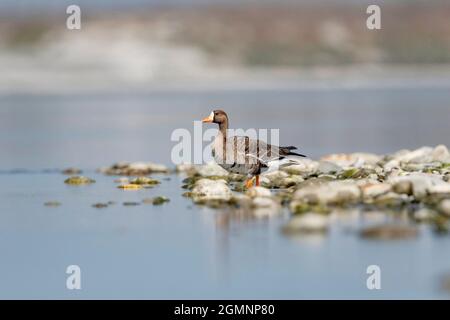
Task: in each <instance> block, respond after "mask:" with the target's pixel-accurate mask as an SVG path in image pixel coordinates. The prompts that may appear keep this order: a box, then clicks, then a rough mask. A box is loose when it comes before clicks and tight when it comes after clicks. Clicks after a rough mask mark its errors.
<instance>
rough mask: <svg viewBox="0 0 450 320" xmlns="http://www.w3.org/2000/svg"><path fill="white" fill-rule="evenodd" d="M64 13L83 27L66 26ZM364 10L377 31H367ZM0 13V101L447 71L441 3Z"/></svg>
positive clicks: (290, 2)
mask: <svg viewBox="0 0 450 320" xmlns="http://www.w3.org/2000/svg"><path fill="white" fill-rule="evenodd" d="M70 4H78V5H79V6H80V7H81V13H82V19H81V20H82V29H81V30H68V29H67V28H66V24H65V20H66V18H67V16H68V15H67V14H66V13H65V12H66V8H67V6H68V5H70ZM369 4H378V5H380V6H381V8H382V29H381V30H378V31H370V30H368V29H367V28H366V23H365V21H366V19H367V17H368V15H367V14H366V8H367V6H368V5H369ZM0 15H1V23H0V39H1V43H0V69H1V71H2V77H1V78H0V81H1V82H0V90H1V91H2V92H42V91H45V92H50V93H61V92H67V91H69V92H79V91H95V90H127V89H144V90H145V89H151V88H155V87H160V86H163V85H164V86H165V85H169V86H176V85H178V86H182V87H183V88H185V87H186V86H187V87H192V86H194V85H198V86H201V87H210V86H215V87H221V88H223V87H233V88H234V87H240V86H242V85H244V86H249V85H250V84H249V81H251V82H252V83H261V82H270V83H277V81H274V79H283V80H285V81H288V82H289V83H291V81H294V80H297V81H300V80H302V79H305V78H306V79H307V80H308V84H310V83H309V81H311V78H313V79H317V78H318V79H319V80H321V82H320V83H321V84H322V85H323V82H322V81H324V80H325V81H330V80H335V81H337V82H338V83H341V84H342V81H349V78H351V79H353V80H367V81H369V80H370V81H376V80H377V79H378V78H379V77H380V73H381V71H384V73H383V76H384V75H386V74H389V76H387V77H386V78H387V80H390V81H392V80H393V79H392V72H393V71H394V70H395V71H397V72H398V73H396V76H395V77H394V78H396V77H399V76H404V77H408V78H409V77H411V72H412V71H415V70H420V73H422V72H423V69H424V68H425V69H426V73H427V74H428V73H429V72H431V71H433V75H434V74H436V75H442V74H443V73H444V72H445V73H446V74H448V68H447V67H445V66H446V65H448V64H449V62H450V24H449V21H448V17H449V16H450V3H449V2H448V1H444V0H443V1H439V0H437V1H436V0H431V1H426V0H415V1H414V0H413V1H411V0H393V1H365V0H362V1H355V0H320V1H312V0H297V1H295V0H281V1H275V0H272V1H271V0H263V1H251V0H244V1H234V0H213V1H206V0H170V1H162V0H147V1H145V0H132V1H121V0H113V1H86V0H85V1H83V0H81V1H75V2H74V1H66V0H63V1H52V0H40V1H31V0H28V1H27V0H19V1H13V0H4V1H2V3H1V4H0ZM393 69H394V70H393ZM423 77H425V78H426V76H425V75H422V76H421V78H423ZM425 80H426V79H425Z"/></svg>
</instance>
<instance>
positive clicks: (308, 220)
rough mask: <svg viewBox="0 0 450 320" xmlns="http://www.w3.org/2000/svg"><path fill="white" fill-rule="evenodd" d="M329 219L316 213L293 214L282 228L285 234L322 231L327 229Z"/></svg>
mask: <svg viewBox="0 0 450 320" xmlns="http://www.w3.org/2000/svg"><path fill="white" fill-rule="evenodd" d="M328 223H329V219H328V217H327V216H325V215H321V214H317V213H305V214H302V215H299V216H294V217H293V218H292V219H291V220H290V221H289V222H288V223H287V224H286V225H285V226H284V227H283V229H282V231H283V233H285V234H295V233H323V232H326V231H327V230H328Z"/></svg>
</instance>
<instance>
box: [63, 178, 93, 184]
mask: <svg viewBox="0 0 450 320" xmlns="http://www.w3.org/2000/svg"><path fill="white" fill-rule="evenodd" d="M64 183H66V184H70V185H84V184H91V183H95V180H94V179H91V178H88V177H83V176H72V177H69V178H67V179H66V180H64Z"/></svg>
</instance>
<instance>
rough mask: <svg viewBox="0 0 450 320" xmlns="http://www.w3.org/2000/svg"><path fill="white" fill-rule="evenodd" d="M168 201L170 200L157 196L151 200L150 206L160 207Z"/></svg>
mask: <svg viewBox="0 0 450 320" xmlns="http://www.w3.org/2000/svg"><path fill="white" fill-rule="evenodd" d="M169 201H170V199H169V198H167V197H164V196H158V197H154V198H153V199H152V204H153V205H154V206H159V205H162V204H164V203H166V202H169Z"/></svg>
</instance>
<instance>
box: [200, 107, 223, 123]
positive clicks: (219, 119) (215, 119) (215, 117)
mask: <svg viewBox="0 0 450 320" xmlns="http://www.w3.org/2000/svg"><path fill="white" fill-rule="evenodd" d="M202 122H206V123H217V124H218V125H219V126H220V125H222V124H228V116H227V114H226V113H225V111H223V110H214V111H212V112H211V113H210V114H209V116H207V117H206V118H204V119H203V120H202Z"/></svg>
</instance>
